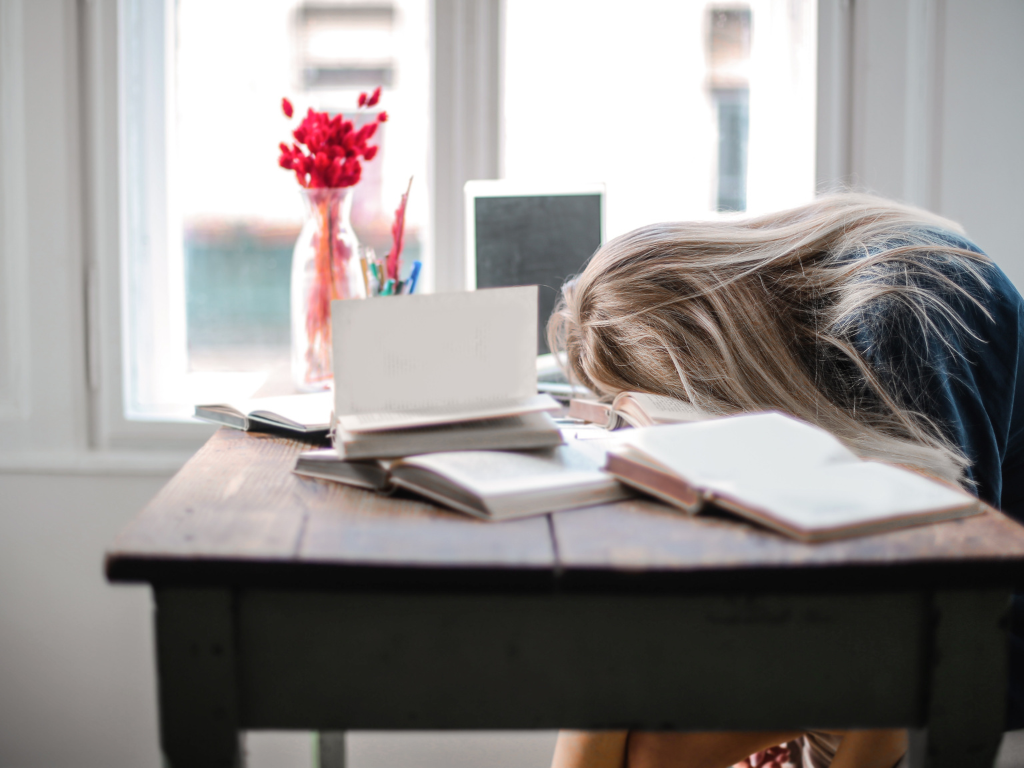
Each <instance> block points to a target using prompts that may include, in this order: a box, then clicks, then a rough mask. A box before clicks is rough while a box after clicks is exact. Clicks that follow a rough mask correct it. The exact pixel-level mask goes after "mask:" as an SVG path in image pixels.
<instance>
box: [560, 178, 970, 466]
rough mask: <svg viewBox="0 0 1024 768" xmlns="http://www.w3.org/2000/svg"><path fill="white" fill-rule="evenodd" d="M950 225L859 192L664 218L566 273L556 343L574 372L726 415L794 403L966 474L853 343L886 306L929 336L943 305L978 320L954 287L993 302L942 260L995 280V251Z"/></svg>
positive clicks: (886, 452) (793, 409)
mask: <svg viewBox="0 0 1024 768" xmlns="http://www.w3.org/2000/svg"><path fill="white" fill-rule="evenodd" d="M941 230H947V231H952V232H961V231H962V230H961V229H960V227H959V226H958V225H956V224H954V223H953V222H950V221H947V220H945V219H942V218H939V217H937V216H934V215H932V214H929V213H927V212H925V211H921V210H918V209H915V208H910V207H907V206H902V205H898V204H895V203H892V202H889V201H887V200H882V199H880V198H876V197H871V196H868V195H859V194H839V195H829V196H826V197H822V198H819V199H817V200H816V201H815V202H813V203H810V204H808V205H805V206H802V207H799V208H794V209H792V210H787V211H783V212H781V213H774V214H770V215H766V216H760V217H755V218H748V219H733V220H724V221H721V220H720V221H711V222H681V223H663V224H652V225H650V226H646V227H642V228H640V229H637V230H635V231H633V232H630V233H628V234H626V235H623V236H621V237H618V238H616V239H614V240H612V241H610V242H608V243H607V244H605V245H603V246H602V247H601V248H599V249H598V251H597V252H596V253H595V254H594V256H593V257H592V258H591V260H590V262H589V263H588V264H587V266H586V268H585V269H584V270H583V272H582V273H581V274H580V275H579V276H578V277H576V278H574V279H573V280H570V281H568V282H567V283H566V285H565V286H564V287H563V289H562V296H561V299H560V300H559V303H558V305H557V306H556V308H555V312H554V314H553V315H552V317H551V320H550V322H549V323H548V340H549V346H550V348H551V349H552V350H553V351H555V352H556V354H558V356H559V357H560V358H561V359H562V361H563V364H564V365H565V366H566V368H567V371H566V372H567V374H568V375H569V376H570V379H571V380H575V381H578V382H579V383H582V384H583V385H585V386H587V387H589V388H590V389H592V390H594V391H595V392H598V393H599V394H602V395H605V396H611V395H614V394H616V393H618V392H620V391H624V390H634V391H643V392H650V393H655V394H662V395H669V396H672V397H676V398H679V399H681V400H685V401H687V402H689V403H690V404H692V405H693V406H694V407H696V408H697V409H699V410H701V411H703V412H704V413H706V414H708V415H710V416H714V415H725V414H733V413H740V412H749V411H760V410H770V409H774V410H780V411H784V412H787V413H790V414H792V415H794V416H796V417H798V418H801V419H804V420H805V421H808V422H811V423H813V424H817V425H819V426H821V427H823V428H824V429H826V430H828V431H829V432H831V433H833V434H834V435H836V436H837V437H839V438H840V439H841V440H843V441H844V442H845V443H846V444H847V445H849V446H850V448H851V449H853V450H854V451H856V452H858V453H859V454H861V455H863V456H870V457H876V458H884V459H887V460H891V461H896V462H899V463H903V464H908V465H911V466H915V467H918V468H920V469H923V470H925V471H927V472H930V473H932V474H934V475H936V476H938V477H942V478H946V479H949V480H956V481H959V482H965V480H964V470H965V468H966V467H967V466H969V461H968V459H967V457H966V456H964V454H963V452H962V451H961V449H960V448H959V447H958V446H957V445H956V444H955V443H953V442H952V441H951V440H950V439H949V438H948V437H947V436H946V435H945V434H944V433H943V431H942V430H941V428H940V426H939V425H937V424H935V423H934V422H933V421H931V420H930V419H929V418H928V417H927V416H925V415H924V414H923V413H920V412H918V411H914V410H911V409H909V408H908V407H907V406H906V405H905V404H904V403H903V402H902V401H901V400H902V398H901V397H900V393H898V392H895V391H889V389H887V387H886V386H885V385H883V382H882V380H881V379H880V377H879V375H878V372H876V371H875V370H873V369H872V366H871V365H870V364H869V362H868V361H867V360H865V359H864V357H863V356H862V355H861V353H860V352H859V351H858V350H857V349H856V348H855V346H854V344H853V342H852V339H853V335H854V334H855V332H856V331H857V330H858V329H859V328H863V327H864V323H865V322H876V321H878V320H880V319H881V320H884V319H885V318H886V317H890V318H896V317H898V318H899V319H900V320H903V321H908V319H909V321H912V322H917V323H919V324H920V326H921V329H922V332H923V333H925V334H926V335H927V334H935V332H936V327H935V319H936V318H939V317H942V318H945V319H946V320H948V321H949V322H950V323H951V324H952V326H953V327H954V328H957V329H958V330H959V331H963V332H967V333H969V332H970V331H969V329H968V328H967V327H966V326H965V325H964V323H963V321H962V320H961V319H960V317H959V315H958V314H957V313H956V311H954V309H953V307H952V306H951V305H950V303H949V300H948V297H963V298H964V299H966V300H969V301H972V302H974V303H975V304H977V305H978V306H981V305H980V303H979V302H978V299H977V298H976V297H975V296H974V295H973V294H972V292H971V291H969V290H967V289H966V288H964V287H963V286H962V285H960V284H959V283H957V282H954V281H953V280H951V279H950V278H949V276H948V275H947V274H946V273H945V272H944V271H943V270H942V269H941V268H940V267H941V266H942V265H943V264H944V263H952V264H954V265H955V266H956V268H957V269H958V270H960V271H964V270H966V272H967V273H968V274H969V275H971V276H973V278H975V279H976V280H977V283H978V284H979V285H980V286H983V287H985V288H987V284H986V283H985V281H984V279H983V277H982V275H981V272H980V270H979V266H980V265H981V264H984V263H987V258H986V257H985V256H983V255H981V254H978V253H975V252H974V251H971V250H967V249H966V248H960V247H957V246H955V245H953V244H951V243H950V242H949V241H948V240H947V239H946V238H944V237H942V236H941ZM982 310H983V311H984V307H982ZM879 312H881V313H882V314H881V315H880V314H879ZM936 335H938V334H936ZM890 383H891V382H890ZM910 384H911V385H912V384H913V382H910Z"/></svg>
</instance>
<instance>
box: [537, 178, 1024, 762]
mask: <svg viewBox="0 0 1024 768" xmlns="http://www.w3.org/2000/svg"><path fill="white" fill-rule="evenodd" d="M548 335H549V343H550V347H551V348H552V349H554V350H558V351H560V352H561V353H563V354H564V355H565V359H566V361H567V364H568V368H569V374H570V376H572V377H574V378H575V379H577V380H578V381H580V382H581V383H582V384H584V385H586V386H587V387H589V388H591V389H593V390H594V391H596V392H599V393H602V394H604V395H614V394H615V393H617V392H620V391H623V390H639V391H644V392H653V393H657V394H663V395H669V396H672V397H676V398H679V399H682V400H685V401H688V402H690V403H691V404H693V405H694V406H696V407H697V408H699V409H701V410H702V411H704V412H705V413H706V414H707V415H708V416H718V415H724V414H733V413H740V412H745V411H759V410H766V409H775V410H780V411H785V412H787V413H790V414H793V415H794V416H797V417H799V418H802V419H804V420H806V421H809V422H811V423H814V424H817V425H819V426H821V427H823V428H825V429H827V430H829V431H830V432H832V433H833V434H835V435H836V436H838V437H839V438H840V439H842V440H843V441H845V442H846V443H847V444H848V445H849V446H850V447H851V448H852V449H853V450H855V451H857V452H858V453H859V454H861V455H862V456H870V457H877V458H883V459H886V460H889V461H894V462H898V463H901V464H906V465H909V466H912V467H916V468H918V469H920V470H922V471H924V472H927V473H930V474H932V475H935V476H937V477H940V478H944V479H947V480H952V481H955V482H959V483H960V484H962V485H963V486H964V487H966V488H968V489H970V490H971V491H972V492H974V493H976V494H977V495H978V496H979V497H980V498H981V499H983V500H984V501H986V502H987V503H989V504H992V505H993V506H995V507H998V508H1000V509H1003V510H1004V511H1005V512H1007V513H1008V514H1010V515H1013V516H1014V517H1016V518H1017V519H1018V520H1024V300H1022V299H1021V296H1020V294H1019V293H1018V292H1017V291H1016V289H1015V288H1014V287H1013V285H1012V284H1011V283H1010V281H1009V280H1008V279H1007V278H1006V276H1005V275H1004V274H1003V273H1002V272H1001V271H1000V270H999V268H998V267H997V266H995V264H993V263H992V261H991V260H990V259H989V258H988V257H987V256H986V255H985V254H983V253H982V252H981V250H980V249H978V247H977V246H975V245H974V244H973V243H971V242H970V241H969V240H967V239H966V238H965V237H964V236H963V233H962V231H961V229H960V227H959V226H957V225H956V224H954V223H952V222H950V221H947V220H944V219H941V218H939V217H936V216H933V215H931V214H928V213H926V212H924V211H920V210H917V209H913V208H908V207H905V206H901V205H897V204H895V203H891V202H889V201H886V200H882V199H879V198H875V197H870V196H867V195H854V194H843V195H832V196H828V197H823V198H820V199H818V200H817V201H815V202H814V203H811V204H809V205H806V206H802V207H800V208H796V209H793V210H789V211H784V212H782V213H777V214H771V215H767V216H762V217H758V218H752V219H746V220H731V221H725V222H698V223H678V224H656V225H652V226H648V227H643V228H641V229H638V230H636V231H634V232H631V233H629V234H627V235H623V236H622V237H619V238H617V239H615V240H612V241H611V242H609V243H607V244H606V245H604V246H602V247H601V248H600V249H599V250H598V251H597V253H595V254H594V257H593V258H592V259H591V261H590V263H589V264H588V265H587V267H586V269H585V270H584V271H583V273H582V274H581V275H579V276H578V278H576V279H575V280H574V281H572V282H570V283H568V284H567V285H566V286H565V288H563V291H562V299H561V301H560V304H559V306H558V307H557V308H556V311H555V314H554V315H553V316H552V319H551V322H550V323H549V326H548ZM1018 607H1022V608H1024V603H1019V602H1018V598H1017V597H1016V596H1015V598H1014V608H1015V610H1014V627H1013V630H1012V632H1011V635H1012V637H1011V662H1010V672H1011V690H1010V700H1009V707H1008V721H1007V726H1008V727H1011V728H1019V727H1024V681H1021V679H1020V678H1022V677H1024V631H1022V630H1021V629H1019V627H1024V624H1022V623H1021V622H1022V620H1024V610H1017V608H1018ZM794 674H798V673H796V672H795V673H794ZM794 739H799V749H800V751H801V753H802V757H803V762H804V764H805V765H814V766H818V765H822V766H825V765H829V764H831V765H833V766H834V767H835V768H854V766H857V767H858V768H867V767H868V766H871V767H874V766H877V768H892V766H893V765H895V764H896V763H897V762H898V761H899V760H901V759H902V757H901V756H902V755H903V753H904V752H905V750H906V736H905V733H904V732H903V731H856V732H850V733H848V734H845V735H844V734H826V733H820V732H814V733H810V734H799V733H731V734H730V733H716V734H700V733H695V734H683V733H679V734H676V733H672V734H658V733H639V732H633V733H628V734H627V733H626V732H619V733H611V732H605V733H593V734H592V733H585V732H575V733H570V732H566V733H563V734H561V735H560V737H559V742H558V747H557V749H556V753H555V759H554V768H572V767H573V766H580V767H582V766H587V768H605V767H606V766H607V768H613V767H614V768H620V766H624V765H628V766H629V767H630V768H669V767H670V766H707V767H708V768H725V767H726V766H729V765H732V764H733V763H736V762H737V761H739V760H741V759H742V758H743V757H744V756H746V755H748V754H750V753H753V752H757V751H760V750H764V749H766V748H768V747H770V746H772V745H775V744H780V743H782V742H787V741H791V740H794Z"/></svg>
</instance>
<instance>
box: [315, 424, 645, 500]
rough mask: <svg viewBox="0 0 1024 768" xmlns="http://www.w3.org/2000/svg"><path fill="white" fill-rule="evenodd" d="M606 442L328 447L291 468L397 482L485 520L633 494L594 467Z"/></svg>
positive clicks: (379, 483)
mask: <svg viewBox="0 0 1024 768" xmlns="http://www.w3.org/2000/svg"><path fill="white" fill-rule="evenodd" d="M609 444H611V443H610V442H609V441H603V443H602V441H599V440H587V441H580V442H571V443H569V444H567V445H560V446H558V447H556V448H550V449H547V450H539V451H517V452H513V451H454V452H449V453H431V454H425V455H422V456H409V457H407V458H404V459H398V460H395V461H386V460H385V461H378V462H370V461H348V460H342V459H340V458H338V456H337V454H336V453H334V452H333V451H332V450H331V449H325V450H320V451H307V452H305V453H303V454H301V455H300V456H299V459H298V461H297V463H296V465H295V472H296V473H297V474H300V475H307V476H310V477H319V478H325V479H328V480H336V481H338V482H341V483H345V484H347V485H354V486H357V487H360V488H368V489H371V490H377V491H387V490H390V489H391V488H392V487H399V488H404V489H406V490H409V491H412V492H413V493H415V494H417V495H420V496H423V497H425V498H427V499H430V500H432V501H435V502H437V503H438V504H441V505H443V506H446V507H449V508H451V509H454V510H457V511H460V512H465V513H467V514H470V515H473V516H475V517H480V518H484V519H486V520H504V519H506V518H513V517H525V516H528V515H539V514H544V513H546V512H554V511H557V510H561V509H571V508H574V507H584V506H589V505H592V504H602V503H605V502H610V501H617V500H619V499H623V498H626V497H628V496H630V495H632V493H631V491H630V490H629V489H628V488H627V487H626V486H624V485H622V484H621V483H619V482H618V481H617V480H616V479H615V478H613V477H611V476H610V475H608V474H606V473H605V472H603V471H602V470H601V465H602V464H603V463H604V458H605V449H606V447H607V445H609Z"/></svg>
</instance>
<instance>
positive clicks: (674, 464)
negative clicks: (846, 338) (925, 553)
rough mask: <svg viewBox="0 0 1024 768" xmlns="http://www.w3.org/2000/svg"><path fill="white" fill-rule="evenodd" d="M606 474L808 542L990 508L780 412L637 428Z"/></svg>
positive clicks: (678, 502) (611, 457) (612, 454)
mask: <svg viewBox="0 0 1024 768" xmlns="http://www.w3.org/2000/svg"><path fill="white" fill-rule="evenodd" d="M605 468H606V470H607V471H608V472H610V473H611V474H613V475H615V476H616V477H618V478H619V480H621V481H622V482H624V483H627V484H628V485H631V486H633V487H635V488H638V489H640V490H642V491H646V492H647V493H649V494H651V495H653V496H655V497H657V498H659V499H662V500H664V501H666V502H668V503H669V504H673V505H675V506H677V507H680V508H681V509H684V510H686V511H688V512H691V513H696V512H699V511H700V509H701V507H702V506H703V504H704V503H705V502H709V501H710V502H714V503H715V504H717V505H718V506H720V507H723V508H725V509H727V510H729V511H731V512H734V513H736V514H738V515H741V516H743V517H746V518H748V519H750V520H753V521H755V522H757V523H760V524H762V525H765V526H768V527H769V528H773V529H775V530H776V531H779V532H780V533H784V534H786V535H787V536H792V537H793V538H796V539H801V540H804V541H819V540H824V539H835V538H842V537H847V536H858V535H865V534H869V533H877V532H881V531H886V530H890V529H893V528H902V527H906V526H910V525H921V524H923V523H931V522H938V521H940V520H947V519H952V518H958V517H967V516H969V515H974V514H977V513H978V512H980V511H982V509H983V506H982V505H981V503H980V502H979V501H978V500H977V499H976V498H975V497H973V496H971V495H970V494H968V493H966V492H965V491H963V490H962V489H960V488H958V487H955V486H951V485H947V484H946V483H943V482H939V481H936V480H932V479H930V478H927V477H924V476H922V475H920V474H918V473H916V472H913V471H911V470H908V469H904V468H902V467H897V466H894V465H891V464H885V463H882V462H878V461H867V460H864V459H861V458H859V457H858V456H856V455H855V454H854V453H853V452H852V451H850V450H849V449H848V448H846V447H845V446H844V445H843V444H842V443H841V442H839V440H837V439H836V438H835V437H833V436H832V435H830V434H829V433H828V432H826V431H824V430H822V429H819V428H818V427H815V426H812V425H810V424H807V423H805V422H802V421H799V420H798V419H794V418H792V417H789V416H785V415H783V414H781V413H757V414H747V415H742V416H730V417H726V418H720V419H712V420H708V421H701V422H693V423H689V424H673V425H666V426H655V427H644V428H641V429H636V430H631V431H629V432H628V433H626V434H624V435H623V437H622V442H621V443H620V444H619V445H617V446H615V447H612V448H611V449H610V450H609V452H608V462H607V465H606V467H605Z"/></svg>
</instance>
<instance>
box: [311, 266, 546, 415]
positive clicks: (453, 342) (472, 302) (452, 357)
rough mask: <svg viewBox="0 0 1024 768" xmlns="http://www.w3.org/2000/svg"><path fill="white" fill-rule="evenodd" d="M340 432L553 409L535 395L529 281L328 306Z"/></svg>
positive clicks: (533, 301) (533, 289) (533, 290)
mask: <svg viewBox="0 0 1024 768" xmlns="http://www.w3.org/2000/svg"><path fill="white" fill-rule="evenodd" d="M331 315H332V323H333V326H332V334H333V336H332V343H333V352H334V382H335V386H334V392H335V414H336V425H337V429H338V431H339V433H340V434H344V433H349V434H353V433H365V432H383V431H388V430H399V429H409V428H417V427H419V428H421V427H428V426H431V425H441V424H451V423H456V422H463V421H470V420H477V419H490V418H500V417H506V416H515V415H520V414H524V413H532V412H537V411H557V410H558V407H559V406H558V403H556V402H555V401H554V400H553V399H552V398H551V397H549V396H548V395H538V394H537V368H536V339H537V330H536V329H537V286H521V287H516V288H491V289H487V290H481V291H470V292H464V293H447V294H432V295H430V294H428V295H411V296H393V297H388V298H387V299H378V300H374V301H335V302H333V303H332V305H331Z"/></svg>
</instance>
